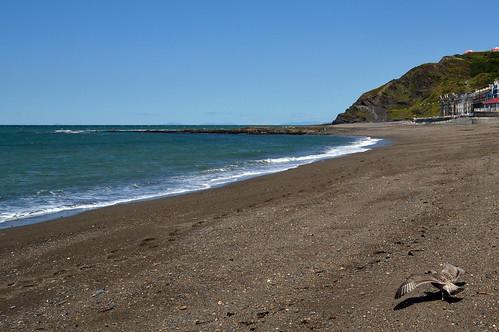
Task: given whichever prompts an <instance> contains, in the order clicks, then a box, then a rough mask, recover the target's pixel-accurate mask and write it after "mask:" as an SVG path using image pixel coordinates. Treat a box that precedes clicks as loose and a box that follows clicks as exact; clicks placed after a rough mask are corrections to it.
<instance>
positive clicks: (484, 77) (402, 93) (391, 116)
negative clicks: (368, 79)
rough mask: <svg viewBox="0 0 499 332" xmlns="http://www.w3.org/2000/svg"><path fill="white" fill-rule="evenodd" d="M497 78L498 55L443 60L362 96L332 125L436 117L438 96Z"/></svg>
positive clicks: (487, 82)
mask: <svg viewBox="0 0 499 332" xmlns="http://www.w3.org/2000/svg"><path fill="white" fill-rule="evenodd" d="M497 78H499V52H476V53H469V54H463V55H454V56H446V57H443V58H442V60H440V62H438V63H427V64H424V65H421V66H418V67H415V68H413V69H411V70H410V71H408V72H407V73H406V74H404V75H403V76H402V77H400V78H399V79H395V80H392V81H390V82H388V83H386V84H384V85H382V86H380V87H378V88H376V89H374V90H371V91H368V92H366V93H364V94H363V95H362V96H360V98H359V99H358V100H357V101H356V102H355V103H354V104H353V105H352V106H350V107H349V108H348V109H347V110H346V111H345V112H344V113H341V114H339V115H338V117H337V118H336V120H334V122H333V123H350V122H380V121H397V120H406V119H412V118H414V117H426V116H435V115H438V114H439V103H438V100H439V96H440V95H442V94H445V93H451V92H452V93H463V92H472V91H473V90H475V89H479V88H483V87H486V86H487V85H488V84H489V83H491V82H492V81H494V80H495V79H497Z"/></svg>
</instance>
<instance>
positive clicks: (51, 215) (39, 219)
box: [0, 126, 389, 230]
mask: <svg viewBox="0 0 499 332" xmlns="http://www.w3.org/2000/svg"><path fill="white" fill-rule="evenodd" d="M328 127H330V126H306V127H305V126H303V127H296V126H295V127H289V128H272V127H263V126H262V127H248V128H237V129H223V130H221V129H209V130H205V129H181V130H179V131H172V130H156V129H147V130H145V132H147V133H154V134H158V133H159V134H164V133H166V134H172V133H189V134H234V135H239V134H249V135H273V134H277V135H331V134H329V133H327V132H326V130H327V128H328ZM103 132H116V133H122V132H126V133H129V132H140V133H143V132H144V130H142V129H141V130H129V129H127V130H105V131H103ZM343 136H345V135H343ZM348 137H351V138H357V139H368V140H373V139H372V138H371V137H367V136H348ZM384 144H389V142H386V141H385V142H384V141H383V140H381V139H374V142H373V143H369V144H367V145H361V146H360V147H359V148H361V149H364V147H365V149H366V150H367V151H368V150H370V149H373V148H376V147H378V146H382V145H384ZM360 152H365V151H353V152H349V153H344V154H340V155H336V156H328V155H327V153H325V154H324V156H322V157H317V158H316V159H314V160H313V161H312V162H309V161H304V162H303V163H298V164H296V165H288V166H286V167H284V168H282V169H278V170H274V169H267V170H261V171H260V172H259V173H258V174H257V173H255V174H254V175H247V176H241V177H236V178H234V179H230V180H227V181H226V182H222V183H218V184H214V185H209V187H207V188H198V189H190V190H186V189H185V190H184V189H178V190H176V191H174V192H173V193H167V194H164V193H163V194H160V193H158V194H155V195H149V196H148V197H145V196H139V197H136V198H130V199H126V200H121V201H109V202H101V203H98V204H96V206H94V207H74V208H67V209H60V210H59V211H56V212H48V213H42V214H38V215H33V216H28V217H22V218H17V219H10V220H6V221H2V222H0V230H1V229H8V228H17V227H25V226H29V225H33V224H37V223H44V222H48V221H52V220H57V219H62V218H68V217H71V216H75V215H78V214H81V213H84V212H87V211H92V210H96V209H101V208H105V207H109V206H115V205H123V204H129V203H139V202H144V201H150V200H156V199H165V198H169V197H175V196H180V195H188V194H191V193H194V192H198V191H203V190H210V189H213V188H220V187H223V186H226V185H228V184H231V183H236V182H241V181H246V180H249V179H252V178H255V177H259V176H264V175H269V174H275V173H280V172H284V171H287V170H289V169H293V168H296V167H300V166H303V165H307V164H310V163H313V162H317V161H321V160H326V159H333V158H341V157H343V156H346V155H350V154H354V153H360ZM305 157H306V156H305ZM290 158H293V157H290Z"/></svg>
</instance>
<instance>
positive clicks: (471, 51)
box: [464, 50, 475, 54]
mask: <svg viewBox="0 0 499 332" xmlns="http://www.w3.org/2000/svg"><path fill="white" fill-rule="evenodd" d="M473 52H475V51H473V50H466V51H464V54H468V53H473Z"/></svg>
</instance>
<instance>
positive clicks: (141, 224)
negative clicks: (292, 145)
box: [0, 123, 499, 331]
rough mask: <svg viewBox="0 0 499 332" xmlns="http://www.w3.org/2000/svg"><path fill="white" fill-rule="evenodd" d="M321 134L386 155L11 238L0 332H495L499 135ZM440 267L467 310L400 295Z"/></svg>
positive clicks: (106, 212) (362, 130)
mask: <svg viewBox="0 0 499 332" xmlns="http://www.w3.org/2000/svg"><path fill="white" fill-rule="evenodd" d="M325 130H327V131H328V132H329V133H331V134H340V135H366V136H371V137H378V138H385V139H387V140H389V141H390V144H389V145H385V146H382V147H380V148H376V149H373V150H371V151H368V152H364V153H358V154H354V155H349V156H346V157H341V158H337V159H330V160H325V161H321V162H317V163H314V164H310V165H306V166H301V167H299V168H296V169H292V170H288V171H285V172H282V173H278V174H273V175H268V176H262V177H258V178H255V179H251V180H247V181H243V182H238V183H235V184H231V185H227V186H225V187H222V188H217V189H210V190H207V191H202V192H196V193H192V194H188V195H184V196H178V197H172V198H165V199H158V200H153V201H146V202H138V203H132V204H126V205H118V206H112V207H107V208H102V209H98V210H94V211H89V212H85V213H82V214H79V215H77V216H73V217H69V218H64V219H59V220H55V221H51V222H46V223H41V224H36V225H30V226H27V227H20V228H14V229H6V230H1V231H0V248H1V250H0V330H2V331H9V330H28V331H31V330H39V331H177V330H178V331H306V330H318V331H361V330H375V331H381V330H383V331H409V330H412V331H414V330H430V331H441V330H444V329H446V330H448V331H496V330H499V290H498V287H499V274H498V273H499V248H498V245H499V227H498V224H497V223H498V219H499V125H411V124H407V123H398V124H397V123H391V124H358V125H339V126H330V127H325ZM445 262H449V263H452V264H455V265H458V266H460V267H462V268H464V269H465V270H466V274H465V275H464V277H463V281H465V282H466V283H467V285H466V290H465V291H464V292H462V293H460V294H459V295H458V296H457V298H456V299H453V300H448V301H442V300H441V296H440V293H438V291H436V290H435V289H431V287H428V288H422V289H418V290H417V291H415V292H413V293H411V294H409V295H408V296H406V297H404V298H402V299H400V300H395V299H394V295H395V291H396V289H397V287H398V286H399V285H400V283H401V282H402V281H403V280H404V279H405V278H406V277H408V276H409V275H410V274H411V273H418V272H425V271H428V270H438V269H440V268H441V266H440V265H441V264H443V263H445ZM425 291H428V292H432V293H431V294H427V293H425Z"/></svg>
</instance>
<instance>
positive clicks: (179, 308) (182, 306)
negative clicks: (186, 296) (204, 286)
mask: <svg viewBox="0 0 499 332" xmlns="http://www.w3.org/2000/svg"><path fill="white" fill-rule="evenodd" d="M185 309H187V306H186V305H181V306H180V307H178V310H185Z"/></svg>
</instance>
